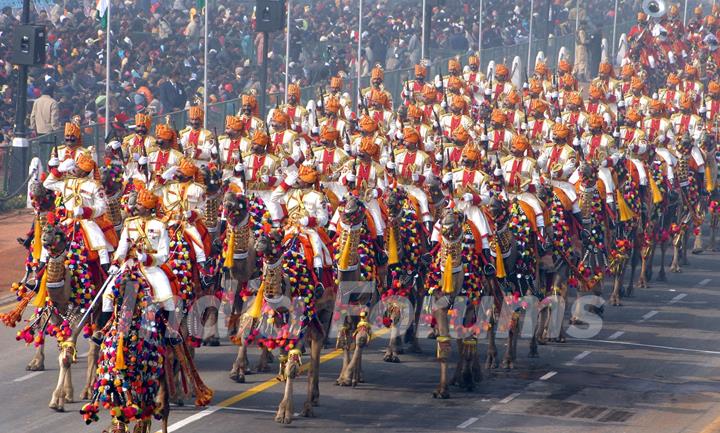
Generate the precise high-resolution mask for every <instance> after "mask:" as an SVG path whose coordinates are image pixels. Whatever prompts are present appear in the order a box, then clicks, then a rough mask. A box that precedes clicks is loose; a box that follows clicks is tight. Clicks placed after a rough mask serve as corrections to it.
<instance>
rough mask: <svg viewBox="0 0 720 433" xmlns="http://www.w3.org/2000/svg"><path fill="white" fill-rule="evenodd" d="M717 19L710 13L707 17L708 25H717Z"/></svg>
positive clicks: (706, 22)
mask: <svg viewBox="0 0 720 433" xmlns="http://www.w3.org/2000/svg"><path fill="white" fill-rule="evenodd" d="M715 21H716V19H715V17H714V16H712V15H708V16H706V17H705V25H707V26H708V27H712V26H714V25H715Z"/></svg>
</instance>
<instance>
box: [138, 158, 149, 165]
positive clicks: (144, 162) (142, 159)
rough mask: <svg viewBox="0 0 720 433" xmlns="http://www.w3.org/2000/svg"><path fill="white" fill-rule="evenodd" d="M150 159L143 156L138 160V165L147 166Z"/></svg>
mask: <svg viewBox="0 0 720 433" xmlns="http://www.w3.org/2000/svg"><path fill="white" fill-rule="evenodd" d="M147 163H148V159H147V157H144V156H141V157H140V159H138V164H140V165H147Z"/></svg>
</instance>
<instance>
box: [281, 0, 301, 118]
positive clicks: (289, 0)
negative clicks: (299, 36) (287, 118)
mask: <svg viewBox="0 0 720 433" xmlns="http://www.w3.org/2000/svg"><path fill="white" fill-rule="evenodd" d="M291 7H292V0H287V23H286V24H285V27H286V33H285V103H286V104H287V102H288V85H289V84H290V77H289V74H290V10H291V9H290V8H291ZM298 103H300V101H298Z"/></svg>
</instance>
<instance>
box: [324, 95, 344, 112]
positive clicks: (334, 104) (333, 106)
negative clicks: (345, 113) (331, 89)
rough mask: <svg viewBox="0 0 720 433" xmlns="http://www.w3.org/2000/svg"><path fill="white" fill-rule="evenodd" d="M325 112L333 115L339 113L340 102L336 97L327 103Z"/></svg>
mask: <svg viewBox="0 0 720 433" xmlns="http://www.w3.org/2000/svg"><path fill="white" fill-rule="evenodd" d="M325 110H326V111H329V112H331V113H337V112H338V111H339V110H340V101H338V99H337V98H335V97H334V96H331V97H329V98H328V99H327V101H325Z"/></svg>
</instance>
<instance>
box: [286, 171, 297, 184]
mask: <svg viewBox="0 0 720 433" xmlns="http://www.w3.org/2000/svg"><path fill="white" fill-rule="evenodd" d="M297 180H298V175H297V173H296V172H290V173H288V175H287V177H286V178H285V183H286V184H287V185H288V186H293V185H295V182H297Z"/></svg>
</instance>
